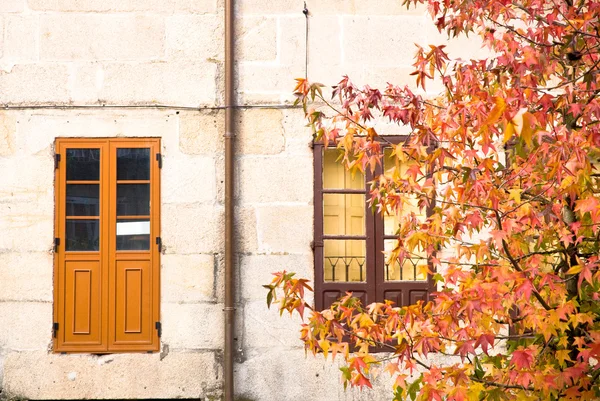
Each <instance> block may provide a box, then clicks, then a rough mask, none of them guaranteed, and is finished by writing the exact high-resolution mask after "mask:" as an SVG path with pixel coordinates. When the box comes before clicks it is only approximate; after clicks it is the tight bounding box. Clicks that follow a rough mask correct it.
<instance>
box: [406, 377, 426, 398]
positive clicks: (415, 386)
mask: <svg viewBox="0 0 600 401" xmlns="http://www.w3.org/2000/svg"><path fill="white" fill-rule="evenodd" d="M422 380H423V378H422V377H419V378H418V379H417V380H415V381H414V382H412V383H410V386H408V390H407V393H408V396H409V397H410V399H411V400H413V401H415V399H416V398H417V393H418V392H419V390H420V389H421V381H422Z"/></svg>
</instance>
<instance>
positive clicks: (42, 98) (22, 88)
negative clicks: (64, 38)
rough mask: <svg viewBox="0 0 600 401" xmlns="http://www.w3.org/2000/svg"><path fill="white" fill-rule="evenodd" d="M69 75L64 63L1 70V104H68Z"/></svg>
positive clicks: (19, 66)
mask: <svg viewBox="0 0 600 401" xmlns="http://www.w3.org/2000/svg"><path fill="white" fill-rule="evenodd" d="M69 75H70V74H69V69H68V67H67V66H66V65H61V64H18V65H15V66H14V67H13V68H12V69H11V70H10V71H0V103H2V104H23V103H33V104H65V103H68V102H69V90H68V87H69V86H68V82H69Z"/></svg>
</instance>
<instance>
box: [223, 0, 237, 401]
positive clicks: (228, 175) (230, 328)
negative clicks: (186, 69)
mask: <svg viewBox="0 0 600 401" xmlns="http://www.w3.org/2000/svg"><path fill="white" fill-rule="evenodd" d="M233 7H234V0H225V138H224V139H225V308H224V313H225V316H224V317H225V336H224V339H225V343H224V348H223V357H224V361H223V365H224V366H223V369H224V372H223V377H224V384H223V387H224V388H223V393H224V400H225V401H233V397H234V389H233V355H234V318H235V316H234V312H235V308H234V281H233V280H234V275H233V271H234V266H233V255H234V251H235V248H234V245H235V244H234V239H233V218H234V216H233V184H234V182H233V178H234V177H233V166H234V148H233V145H234V143H233V140H234V127H233V121H234V119H233V117H234V111H235V108H234V103H235V100H234V94H233V88H234V86H233V61H234V59H233V44H234V37H233Z"/></svg>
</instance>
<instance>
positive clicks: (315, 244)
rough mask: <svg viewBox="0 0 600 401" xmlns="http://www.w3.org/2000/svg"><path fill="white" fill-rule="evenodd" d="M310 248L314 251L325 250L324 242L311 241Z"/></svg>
mask: <svg viewBox="0 0 600 401" xmlns="http://www.w3.org/2000/svg"><path fill="white" fill-rule="evenodd" d="M310 248H311V249H312V250H313V251H314V250H315V248H323V241H311V242H310Z"/></svg>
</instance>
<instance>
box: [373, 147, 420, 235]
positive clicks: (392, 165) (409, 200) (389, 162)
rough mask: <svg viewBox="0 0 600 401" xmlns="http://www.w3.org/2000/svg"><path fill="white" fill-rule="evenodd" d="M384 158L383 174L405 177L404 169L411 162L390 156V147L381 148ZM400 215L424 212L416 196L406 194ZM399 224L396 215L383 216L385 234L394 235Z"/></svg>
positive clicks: (405, 169) (406, 168)
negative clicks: (420, 208)
mask: <svg viewBox="0 0 600 401" xmlns="http://www.w3.org/2000/svg"><path fill="white" fill-rule="evenodd" d="M383 153H384V158H383V168H384V174H385V175H386V176H387V177H390V178H392V179H406V178H407V174H406V171H407V170H408V168H409V167H410V166H411V164H412V163H411V162H404V163H403V162H400V161H399V160H398V159H397V158H396V156H395V155H394V156H392V149H390V148H386V149H384V150H383ZM399 213H400V215H401V216H406V215H409V214H410V213H414V214H416V215H417V216H424V215H425V213H422V212H421V211H420V210H419V207H418V201H417V198H416V197H415V196H414V195H412V194H407V195H406V199H405V202H404V206H403V208H402V210H400V211H399ZM399 224H400V219H399V218H398V216H396V215H393V216H385V217H384V224H383V227H384V232H385V235H395V234H396V231H397V230H398V228H399V227H398V226H399Z"/></svg>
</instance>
